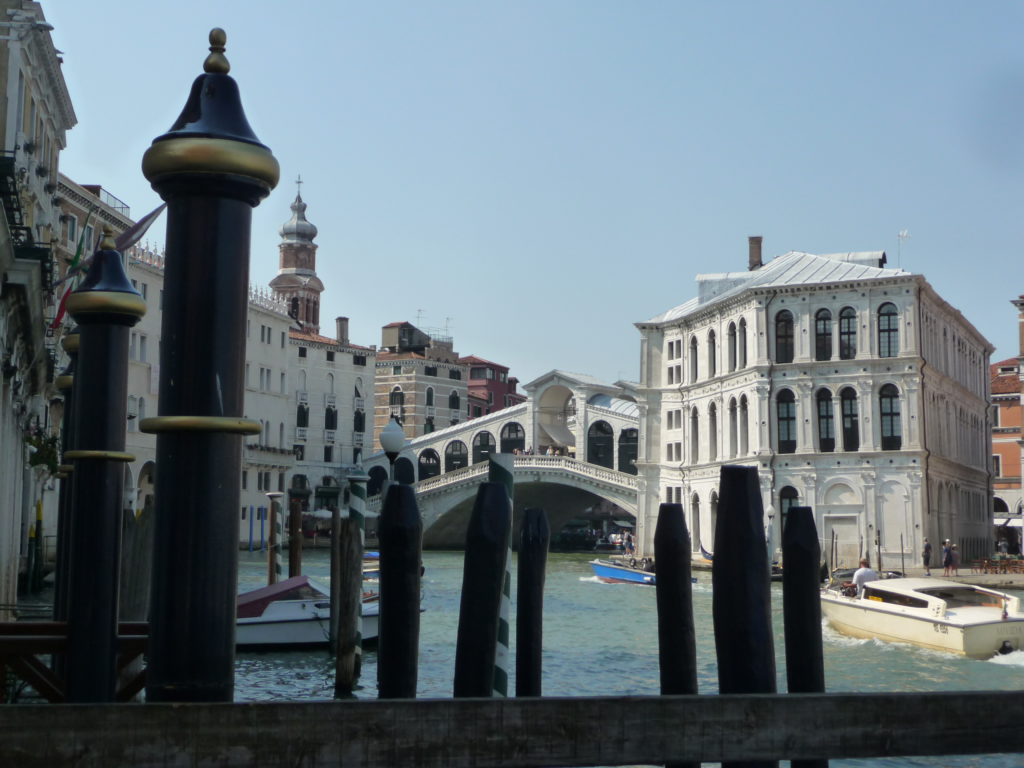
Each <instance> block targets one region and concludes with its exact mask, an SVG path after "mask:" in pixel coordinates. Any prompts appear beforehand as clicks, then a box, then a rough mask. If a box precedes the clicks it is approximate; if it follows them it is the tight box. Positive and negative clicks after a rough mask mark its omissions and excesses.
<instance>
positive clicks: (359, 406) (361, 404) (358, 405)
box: [353, 397, 366, 411]
mask: <svg viewBox="0 0 1024 768" xmlns="http://www.w3.org/2000/svg"><path fill="white" fill-rule="evenodd" d="M353 408H355V410H357V411H364V410H366V408H365V401H364V400H363V398H361V397H357V398H356V399H355V403H354V405H353Z"/></svg>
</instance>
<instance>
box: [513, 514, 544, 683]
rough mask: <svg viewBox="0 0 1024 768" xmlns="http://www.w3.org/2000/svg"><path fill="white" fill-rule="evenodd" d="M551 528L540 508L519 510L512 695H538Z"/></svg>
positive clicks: (540, 677) (541, 666) (541, 668)
mask: <svg viewBox="0 0 1024 768" xmlns="http://www.w3.org/2000/svg"><path fill="white" fill-rule="evenodd" d="M550 541H551V528H550V526H549V525H548V516H547V514H546V513H545V512H544V510H543V509H527V510H526V511H525V512H523V526H522V530H521V532H520V534H519V567H518V568H517V574H516V696H540V695H541V680H542V676H541V672H542V670H543V664H542V661H541V657H542V652H543V650H544V578H545V575H546V570H547V561H548V544H549V543H550Z"/></svg>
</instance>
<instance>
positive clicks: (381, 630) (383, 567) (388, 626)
mask: <svg viewBox="0 0 1024 768" xmlns="http://www.w3.org/2000/svg"><path fill="white" fill-rule="evenodd" d="M377 539H378V541H379V543H380V618H379V619H378V622H379V623H378V630H377V631H378V637H377V695H378V697H379V698H382V699H414V698H416V678H417V672H418V669H419V667H418V661H419V650H420V649H419V645H420V571H421V568H422V567H423V561H422V546H423V521H422V520H421V519H420V511H419V508H418V507H417V506H416V492H415V491H414V490H413V488H412V486H411V485H401V484H399V483H395V484H394V485H392V486H391V487H390V488H389V489H388V493H387V495H386V496H385V498H384V508H383V509H382V510H381V513H380V524H379V527H378V530H377Z"/></svg>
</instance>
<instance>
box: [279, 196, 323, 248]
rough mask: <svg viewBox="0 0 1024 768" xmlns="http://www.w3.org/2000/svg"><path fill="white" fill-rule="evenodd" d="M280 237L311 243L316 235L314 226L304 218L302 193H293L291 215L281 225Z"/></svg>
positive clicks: (304, 209)
mask: <svg viewBox="0 0 1024 768" xmlns="http://www.w3.org/2000/svg"><path fill="white" fill-rule="evenodd" d="M281 237H282V239H284V240H286V241H288V242H299V243H311V242H313V238H314V237H316V227H315V226H313V225H312V224H310V223H309V221H307V220H306V204H305V203H304V202H302V195H300V194H296V195H295V202H294V203H292V217H291V218H290V219H288V221H286V222H285V224H284V226H282V227H281Z"/></svg>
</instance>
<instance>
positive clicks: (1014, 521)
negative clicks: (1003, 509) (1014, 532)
mask: <svg viewBox="0 0 1024 768" xmlns="http://www.w3.org/2000/svg"><path fill="white" fill-rule="evenodd" d="M993 522H995V524H996V525H997V526H999V527H1002V526H1004V525H1005V526H1006V527H1007V528H1021V527H1022V521H1021V519H1020V518H1019V517H1012V518H1005V517H997V518H996V519H995V520H994V521H993Z"/></svg>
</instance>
